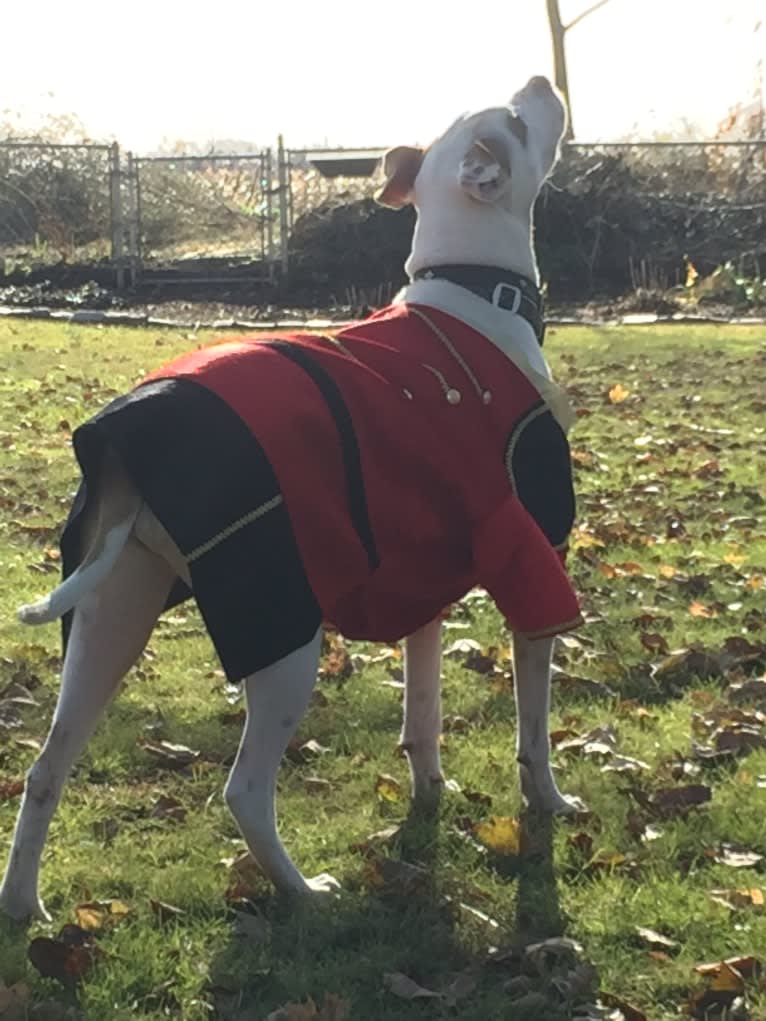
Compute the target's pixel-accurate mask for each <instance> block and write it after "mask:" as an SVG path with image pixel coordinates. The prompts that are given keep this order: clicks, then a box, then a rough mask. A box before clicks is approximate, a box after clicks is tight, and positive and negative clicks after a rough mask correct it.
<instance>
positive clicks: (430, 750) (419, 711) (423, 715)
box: [400, 620, 444, 807]
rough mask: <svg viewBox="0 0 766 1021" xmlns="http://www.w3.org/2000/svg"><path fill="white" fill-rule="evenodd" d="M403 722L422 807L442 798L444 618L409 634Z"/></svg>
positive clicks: (414, 784) (416, 796) (404, 743)
mask: <svg viewBox="0 0 766 1021" xmlns="http://www.w3.org/2000/svg"><path fill="white" fill-rule="evenodd" d="M404 681H405V685H404V724H403V726H402V736H401V740H400V747H401V748H403V749H404V751H405V752H406V753H407V759H408V761H409V764H410V776H411V780H412V798H413V801H414V802H416V804H418V805H419V806H424V807H428V806H432V805H434V804H435V803H436V802H438V800H439V796H440V794H441V792H442V788H443V787H444V776H443V774H442V769H441V757H440V754H439V736H440V734H441V725H442V713H441V621H440V620H432V621H431V622H430V623H429V624H426V625H425V627H422V628H420V630H419V631H416V632H415V633H414V634H412V635H410V636H409V638H408V639H407V641H406V643H405V650H404Z"/></svg>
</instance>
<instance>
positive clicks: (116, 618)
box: [0, 538, 174, 919]
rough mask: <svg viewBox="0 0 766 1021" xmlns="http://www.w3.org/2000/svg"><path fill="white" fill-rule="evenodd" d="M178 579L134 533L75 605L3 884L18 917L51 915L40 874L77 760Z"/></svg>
mask: <svg viewBox="0 0 766 1021" xmlns="http://www.w3.org/2000/svg"><path fill="white" fill-rule="evenodd" d="M173 577H174V572H173V570H172V569H171V568H170V567H169V566H168V565H167V564H166V563H165V562H164V561H163V560H162V559H160V558H159V557H157V556H156V555H155V554H154V553H151V552H149V550H147V549H146V548H145V547H143V546H142V545H140V544H139V543H138V542H137V541H136V540H135V539H133V538H129V539H128V541H127V544H126V545H125V547H124V548H123V550H122V552H121V554H120V556H119V558H118V560H117V562H116V564H115V565H114V568H113V569H112V571H111V573H110V574H109V575H108V577H107V578H106V579H105V580H104V581H102V582H101V583H100V584H99V585H98V587H96V588H94V589H93V590H91V591H90V592H88V593H86V594H85V595H84V596H83V597H82V599H81V600H80V602H79V603H78V605H77V608H76V609H75V611H74V618H73V621H72V629H71V633H70V636H69V643H68V647H67V652H66V657H65V659H64V666H63V669H62V675H61V690H60V693H59V699H58V705H57V706H56V711H55V714H54V717H53V722H52V725H51V729H50V732H49V734H48V737H47V740H46V742H45V745H44V747H43V749H42V751H41V752H40V755H39V757H38V759H37V761H36V762H35V763H34V765H33V766H32V768H31V769H30V771H29V773H28V775H27V782H26V789H25V791H24V797H23V800H22V803H21V808H20V811H19V816H18V819H17V822H16V829H15V831H14V835H13V841H12V844H11V851H10V857H9V860H8V866H7V869H6V873H5V877H4V879H3V883H2V886H1V887H0V910H2V911H5V913H6V914H8V915H10V916H11V917H13V918H17V919H23V918H27V917H30V916H35V917H38V918H43V919H45V918H47V917H48V916H47V912H46V911H45V908H44V906H43V904H42V901H41V900H40V899H39V896H38V873H39V868H40V858H41V856H42V851H43V847H44V845H45V840H46V837H47V833H48V827H49V824H50V821H51V818H52V817H53V814H54V812H55V810H56V807H57V805H58V803H59V800H60V798H61V793H62V790H63V788H64V784H65V782H66V780H67V777H68V775H69V772H70V770H71V768H72V765H73V763H74V761H75V760H76V758H77V757H78V756H79V754H80V753H81V752H82V750H83V748H84V747H85V744H86V742H87V741H88V738H89V737H90V735H91V734H92V733H93V731H94V730H95V728H96V725H97V723H98V721H99V719H100V718H101V715H102V714H103V712H104V710H105V709H106V707H107V706H108V704H109V703H110V701H111V700H112V698H113V696H114V694H115V693H116V691H117V688H118V686H119V683H120V681H121V680H122V678H123V677H124V675H125V674H126V673H127V671H128V670H129V669H130V667H131V666H132V665H133V664H134V663H135V661H136V660H137V659H138V656H139V655H140V653H141V651H142V650H143V648H144V646H145V645H146V642H147V640H148V638H149V635H150V634H151V631H152V628H153V627H154V624H155V621H156V620H157V617H158V616H159V614H160V612H161V611H162V608H163V606H164V604H165V601H166V599H167V595H168V591H169V589H170V585H171V583H172V581H173Z"/></svg>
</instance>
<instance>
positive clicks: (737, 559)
mask: <svg viewBox="0 0 766 1021" xmlns="http://www.w3.org/2000/svg"><path fill="white" fill-rule="evenodd" d="M746 560H747V555H746V554H745V553H727V554H726V556H725V557H724V558H723V561H724V563H725V564H731V565H732V567H739V566H740V565H742V564H744V562H745V561H746Z"/></svg>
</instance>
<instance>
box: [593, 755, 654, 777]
mask: <svg viewBox="0 0 766 1021" xmlns="http://www.w3.org/2000/svg"><path fill="white" fill-rule="evenodd" d="M647 769H649V764H648V763H647V762H644V761H643V760H642V759H632V758H630V756H628V755H615V756H613V757H612V758H611V759H610V760H609V762H606V763H604V765H603V766H602V767H601V772H602V773H641V772H643V771H645V770H647Z"/></svg>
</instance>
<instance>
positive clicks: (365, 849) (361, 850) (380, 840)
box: [349, 825, 402, 855]
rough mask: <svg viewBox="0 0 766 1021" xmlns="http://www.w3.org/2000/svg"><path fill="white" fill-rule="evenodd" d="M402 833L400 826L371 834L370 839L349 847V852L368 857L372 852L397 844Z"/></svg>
mask: <svg viewBox="0 0 766 1021" xmlns="http://www.w3.org/2000/svg"><path fill="white" fill-rule="evenodd" d="M401 832H402V828H401V826H399V825H396V826H387V827H386V828H385V829H384V830H377V832H375V833H371V834H370V835H369V837H365V839H364V840H359V841H357V842H356V843H354V844H351V845H350V846H349V850H351V851H356V852H357V854H363V855H367V854H370V852H375V851H377V850H379V849H380V848H383V847H391V845H392V844H394V843H395V842H396V840H397V839H398V837H399V836H400V834H401Z"/></svg>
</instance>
